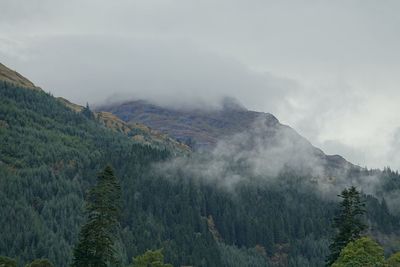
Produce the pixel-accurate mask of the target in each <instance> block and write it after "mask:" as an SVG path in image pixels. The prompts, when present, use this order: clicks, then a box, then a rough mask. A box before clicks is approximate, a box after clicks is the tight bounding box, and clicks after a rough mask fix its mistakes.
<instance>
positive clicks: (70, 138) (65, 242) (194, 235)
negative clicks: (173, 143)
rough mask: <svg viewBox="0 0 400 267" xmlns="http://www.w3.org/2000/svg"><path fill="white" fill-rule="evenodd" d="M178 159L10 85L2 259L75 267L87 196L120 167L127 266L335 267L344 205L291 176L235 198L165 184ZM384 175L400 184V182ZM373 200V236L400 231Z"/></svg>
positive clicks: (119, 248)
mask: <svg viewBox="0 0 400 267" xmlns="http://www.w3.org/2000/svg"><path fill="white" fill-rule="evenodd" d="M171 154H172V153H171V152H170V151H167V150H164V149H155V148H153V147H150V146H144V145H139V144H136V143H135V142H134V141H132V140H130V139H129V138H128V137H127V136H125V135H122V134H118V133H116V132H113V131H111V130H109V129H107V128H105V127H104V126H102V125H101V124H99V123H98V122H97V121H96V120H92V119H88V118H87V117H86V116H84V115H83V114H82V113H80V112H78V113H77V112H74V111H72V110H70V109H68V108H67V107H65V106H64V105H63V104H61V103H60V102H59V101H57V100H56V99H54V98H53V97H52V96H50V95H48V94H46V93H44V92H38V91H32V90H26V89H22V88H16V87H15V86H12V85H10V84H6V83H2V82H0V203H1V204H2V205H0V214H1V216H0V225H1V227H0V236H1V238H0V254H1V255H8V256H10V257H14V258H18V261H19V262H20V263H21V266H23V265H24V264H26V263H27V262H28V261H30V260H31V259H36V258H48V259H49V260H50V261H51V262H53V263H54V264H55V266H58V267H66V266H69V265H70V264H71V263H72V255H73V253H72V251H73V247H74V245H75V244H77V242H78V241H79V232H80V229H81V226H82V225H84V223H85V219H87V217H85V212H84V208H83V207H85V205H84V204H85V196H88V192H89V191H90V189H91V188H93V186H94V185H95V184H96V179H95V178H96V171H97V170H100V169H102V168H104V166H106V165H107V164H111V165H112V166H113V167H114V168H115V175H116V176H117V177H118V178H119V181H120V184H121V191H122V197H121V218H120V225H121V227H120V229H121V231H120V232H121V233H120V234H118V233H116V235H115V246H114V249H115V250H116V254H117V255H118V259H119V258H120V259H121V264H125V265H127V264H128V261H129V259H132V257H133V256H135V255H140V254H143V253H145V252H146V251H147V250H148V249H156V248H160V247H162V248H163V253H164V256H165V261H166V262H168V263H171V264H173V265H174V266H181V265H189V266H190V265H193V266H199V267H200V266H207V267H209V266H210V267H213V266H218V267H219V266H230V264H231V262H232V261H231V259H237V260H238V262H241V263H243V262H246V261H247V260H248V261H249V262H252V263H255V265H254V266H259V265H256V264H258V263H260V264H262V262H263V259H264V258H266V259H267V264H268V262H270V261H272V260H275V259H277V260H278V262H279V260H281V259H282V260H284V261H285V262H287V264H288V266H289V267H303V266H313V267H314V266H315V267H317V266H322V265H323V264H324V258H325V257H326V255H327V254H328V252H329V250H328V245H329V238H330V235H331V231H330V229H329V225H330V222H331V220H332V218H333V216H334V209H335V203H333V202H332V201H329V200H327V199H321V198H320V197H319V196H317V195H316V194H314V193H313V192H315V190H313V188H305V187H304V186H303V184H302V177H297V176H296V175H294V174H291V175H289V174H285V175H282V177H279V179H278V181H280V182H281V183H280V184H276V185H274V184H271V183H265V182H263V180H267V179H264V178H265V177H261V178H260V177H248V181H244V182H243V183H239V184H238V186H237V187H235V188H234V189H232V191H229V192H228V191H227V190H224V189H221V188H219V187H218V186H217V185H216V184H213V183H212V182H210V181H207V182H205V180H202V179H199V180H196V179H193V177H190V176H188V175H187V174H185V173H174V174H172V175H170V174H165V173H159V172H154V171H153V170H154V169H153V168H152V166H154V165H156V164H157V163H160V162H163V161H166V160H168V159H169V158H170V157H171ZM266 164H267V163H266ZM233 167H235V166H233ZM236 167H237V166H236ZM362 175H363V174H360V176H362ZM385 175H388V176H390V179H388V181H390V184H391V185H394V186H395V185H397V184H399V183H398V181H400V177H399V176H398V175H396V174H394V173H387V174H385ZM383 178H384V177H383ZM366 200H367V202H368V206H369V207H371V210H368V213H367V216H368V222H371V224H373V226H374V229H376V230H377V231H383V230H384V232H385V233H393V232H395V231H398V230H399V229H400V227H399V223H398V222H399V218H398V217H396V216H393V215H391V214H390V213H389V211H388V209H383V208H382V207H383V205H382V203H381V202H379V201H377V200H376V199H375V198H368V199H366ZM381 210H382V212H380V211H381ZM86 215H87V214H86ZM210 216H212V218H213V221H214V227H213V231H214V233H215V234H216V233H218V234H216V236H219V239H218V241H217V240H216V239H215V238H214V235H213V234H212V233H211V232H210V230H209V229H210V227H211V226H210V225H209V222H208V220H207V218H209V217H210ZM221 244H222V245H221ZM256 247H263V248H264V251H265V254H260V253H259V252H258V251H256V250H255V248H256ZM242 266H246V265H242ZM260 266H262V265H260ZM267 266H268V265H267Z"/></svg>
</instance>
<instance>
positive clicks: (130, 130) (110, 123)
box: [57, 97, 191, 154]
mask: <svg viewBox="0 0 400 267" xmlns="http://www.w3.org/2000/svg"><path fill="white" fill-rule="evenodd" d="M57 99H58V100H59V101H60V102H61V103H63V104H64V105H65V106H67V107H68V108H70V109H72V110H73V111H75V112H82V110H83V109H84V107H83V106H80V105H77V104H75V103H72V102H70V101H68V100H67V99H65V98H63V97H58V98H57ZM93 114H94V116H95V118H96V119H97V120H98V121H99V122H101V123H102V124H103V125H104V126H105V127H107V128H109V129H111V130H113V131H116V132H120V133H123V134H125V135H127V136H129V137H131V138H132V139H133V140H134V141H135V142H138V143H141V144H145V145H151V146H154V147H158V148H165V149H168V150H170V151H171V152H173V153H183V154H188V153H190V152H191V149H190V147H188V146H187V145H185V144H183V143H180V142H178V141H176V140H175V139H172V138H170V137H169V136H168V135H167V134H165V133H161V132H159V131H155V130H152V129H151V128H149V127H148V126H146V125H144V124H142V123H126V122H124V121H123V120H121V119H120V118H118V117H117V116H115V115H114V114H112V113H110V112H104V111H99V112H93Z"/></svg>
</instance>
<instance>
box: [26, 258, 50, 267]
mask: <svg viewBox="0 0 400 267" xmlns="http://www.w3.org/2000/svg"><path fill="white" fill-rule="evenodd" d="M25 267H54V265H53V264H52V263H51V262H50V261H49V260H48V259H36V260H34V261H32V262H31V263H29V264H27V265H25Z"/></svg>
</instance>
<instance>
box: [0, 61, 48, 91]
mask: <svg viewBox="0 0 400 267" xmlns="http://www.w3.org/2000/svg"><path fill="white" fill-rule="evenodd" d="M0 80H2V81H6V82H9V83H12V84H14V85H17V86H21V87H24V88H28V89H32V90H38V91H41V90H42V89H41V88H40V87H37V86H36V85H34V84H33V82H31V81H30V80H28V79H27V78H25V77H24V76H22V75H21V74H19V73H18V72H16V71H14V70H11V69H10V68H8V67H6V66H5V65H3V64H2V63H0Z"/></svg>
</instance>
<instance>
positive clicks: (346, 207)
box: [327, 186, 366, 266]
mask: <svg viewBox="0 0 400 267" xmlns="http://www.w3.org/2000/svg"><path fill="white" fill-rule="evenodd" d="M339 197H340V198H342V199H343V200H342V202H341V203H340V209H339V212H338V214H337V215H336V217H335V219H334V227H335V228H336V229H337V230H338V232H337V235H336V236H335V238H334V240H333V242H332V244H331V245H330V246H329V249H330V251H331V254H330V255H329V256H328V259H327V266H331V265H332V264H333V263H334V262H335V261H336V259H337V258H338V257H339V255H340V252H341V251H342V249H343V248H344V247H345V246H346V245H347V244H348V243H349V242H352V241H354V240H356V239H358V238H360V236H361V233H362V232H363V231H364V230H365V228H366V225H365V224H364V223H363V222H362V217H363V215H364V213H365V209H364V208H365V204H364V202H363V201H362V200H361V196H360V192H358V191H357V189H356V188H355V187H354V186H352V187H350V188H349V189H344V190H343V191H342V193H341V194H340V195H339Z"/></svg>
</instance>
